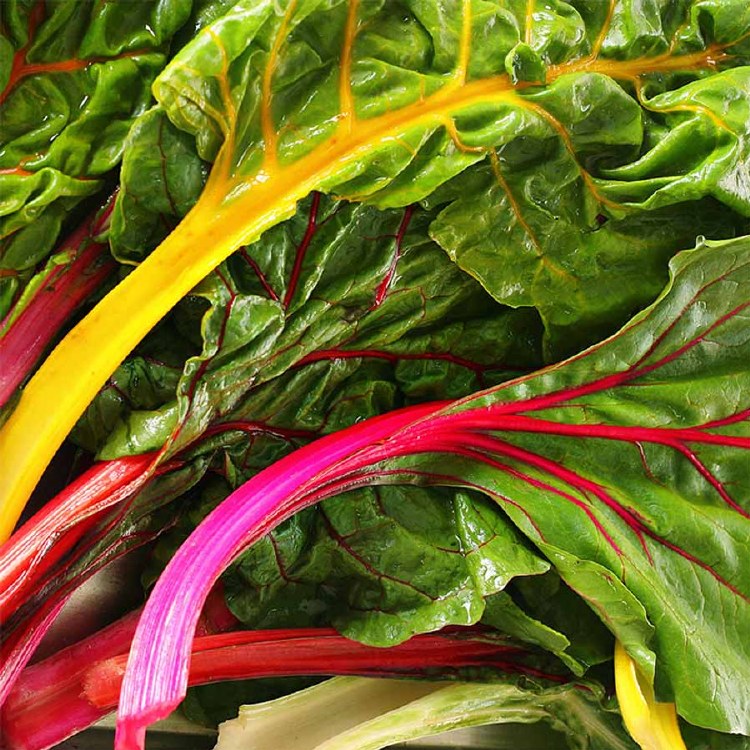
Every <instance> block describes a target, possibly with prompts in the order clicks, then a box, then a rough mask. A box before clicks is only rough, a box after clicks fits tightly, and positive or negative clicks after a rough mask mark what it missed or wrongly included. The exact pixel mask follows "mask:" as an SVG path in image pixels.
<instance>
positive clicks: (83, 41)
mask: <svg viewBox="0 0 750 750" xmlns="http://www.w3.org/2000/svg"><path fill="white" fill-rule="evenodd" d="M190 9H191V1H190V0H144V2H137V3H133V2H130V1H129V0H116V1H114V2H112V1H111V0H110V1H109V2H107V3H105V4H103V5H102V4H101V3H95V2H93V1H92V0H63V1H61V2H56V3H45V2H44V1H43V0H8V1H7V2H4V3H3V20H4V24H3V37H2V39H3V42H2V54H0V82H2V86H3V89H2V93H0V101H2V106H3V117H2V121H3V127H2V129H1V131H2V132H1V134H0V194H1V195H2V199H1V200H0V241H1V242H2V261H0V262H1V263H2V268H5V269H13V270H16V271H24V270H26V269H29V268H31V267H33V266H34V265H35V264H36V263H38V262H39V261H40V260H41V259H42V258H44V256H45V255H46V254H47V253H48V252H49V250H51V248H52V246H53V244H54V241H55V238H56V236H57V233H58V231H59V228H60V225H61V222H62V221H63V219H64V217H65V215H66V213H67V212H69V211H70V210H71V209H72V208H73V207H74V206H75V205H76V204H77V203H78V202H79V201H80V200H81V199H82V198H85V197H86V196H89V195H92V194H93V193H95V192H96V191H98V190H99V189H100V187H101V185H102V181H101V179H100V178H101V177H102V176H103V175H104V174H105V173H107V172H108V171H109V170H111V169H112V168H113V167H114V166H116V164H117V163H118V162H119V160H120V157H121V155H122V151H123V143H124V140H125V136H126V134H127V132H128V129H129V128H130V125H131V123H132V121H133V119H134V118H135V117H136V116H137V115H139V114H140V113H141V112H143V111H144V110H145V109H146V108H147V107H148V105H149V102H150V100H151V91H150V88H151V84H152V83H153V80H154V78H155V77H156V75H157V74H158V73H159V71H160V70H161V69H162V67H163V66H164V63H165V62H166V59H167V52H168V47H169V42H170V39H171V37H172V36H173V35H174V33H175V32H176V31H177V30H178V29H179V28H180V26H181V25H182V24H183V23H184V22H185V21H186V19H187V17H188V14H189V13H190ZM40 112H42V113H43V116H42V115H41V114H40Z"/></svg>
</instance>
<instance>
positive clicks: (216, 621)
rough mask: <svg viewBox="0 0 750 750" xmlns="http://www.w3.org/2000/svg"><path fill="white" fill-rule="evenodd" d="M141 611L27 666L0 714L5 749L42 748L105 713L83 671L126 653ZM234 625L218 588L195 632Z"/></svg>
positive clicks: (235, 624) (220, 588) (29, 749)
mask: <svg viewBox="0 0 750 750" xmlns="http://www.w3.org/2000/svg"><path fill="white" fill-rule="evenodd" d="M140 615H141V610H140V609H138V610H135V611H134V612H131V613H129V614H127V615H125V617H122V618H121V619H120V620H117V622H114V623H112V625H109V626H107V627H106V628H104V629H103V630H100V631H99V632H98V633H94V634H93V635H91V636H89V637H88V638H85V639H83V640H82V641H80V642H78V643H76V644H73V645H72V646H69V647H68V648H65V649H63V650H62V651H59V652H58V653H56V654H53V655H52V656H50V657H48V658H47V659H45V660H44V661H41V662H39V663H37V664H33V665H32V666H30V667H27V668H26V669H25V670H24V671H23V672H22V673H21V675H20V677H19V678H18V680H17V682H16V683H15V685H14V686H13V688H12V690H11V691H10V694H9V695H8V698H7V705H5V706H3V710H2V712H0V729H1V730H2V731H0V737H2V738H3V745H2V747H3V748H8V750H42V748H49V747H52V746H53V745H56V744H57V743H58V742H62V741H63V740H64V739H66V738H68V737H70V736H71V735H72V734H75V733H76V732H79V731H81V730H82V729H85V728H86V727H89V726H91V725H92V724H94V723H95V722H96V721H98V720H99V719H101V718H102V717H103V716H104V715H106V714H107V713H108V709H107V708H106V707H105V708H102V707H100V706H97V705H95V704H94V703H92V702H91V700H89V699H88V698H87V696H86V695H85V693H84V681H85V680H86V676H87V673H88V672H89V671H90V670H91V669H92V667H93V668H95V667H96V666H97V665H98V664H100V663H107V660H108V659H111V658H113V657H116V656H118V655H120V654H125V655H126V654H127V652H128V650H129V649H130V643H131V642H132V640H133V635H134V633H135V628H136V625H137V624H138V618H139V617H140ZM236 626H237V620H236V618H235V617H234V616H233V615H232V613H231V612H230V611H229V610H228V609H227V606H226V603H225V600H224V595H223V590H222V587H221V584H218V585H217V586H215V587H214V590H213V591H212V592H211V594H210V595H209V597H208V599H207V600H206V605H205V607H204V608H203V613H202V615H201V618H200V620H199V622H198V627H197V628H196V634H197V635H198V636H199V640H200V637H205V636H207V635H209V634H214V633H220V632H224V631H226V630H230V629H232V628H234V627H236Z"/></svg>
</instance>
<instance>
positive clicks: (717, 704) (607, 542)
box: [420, 238, 750, 733]
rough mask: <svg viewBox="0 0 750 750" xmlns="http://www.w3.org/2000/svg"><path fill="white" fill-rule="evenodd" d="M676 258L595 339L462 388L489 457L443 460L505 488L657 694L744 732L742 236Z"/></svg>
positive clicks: (749, 513) (475, 480) (532, 533)
mask: <svg viewBox="0 0 750 750" xmlns="http://www.w3.org/2000/svg"><path fill="white" fill-rule="evenodd" d="M672 271H673V279H672V281H671V283H670V285H669V287H668V288H667V290H666V291H665V293H664V295H663V296H662V297H661V298H660V300H659V301H658V302H657V303H656V304H655V305H654V306H653V307H651V308H649V309H648V310H647V311H645V312H644V313H642V314H640V315H638V316H637V317H636V318H635V319H634V320H633V321H632V322H631V323H630V324H628V325H627V326H626V327H625V328H624V329H623V330H622V331H620V332H619V333H618V334H616V335H615V336H613V337H612V338H610V339H609V340H607V341H606V342H604V343H603V344H600V345H598V346H596V347H593V348H592V349H590V350H588V351H587V352H585V353H583V354H582V355H579V356H577V357H574V358H572V359H571V360H569V361H568V362H566V363H564V364H562V365H557V366H553V367H551V368H549V369H547V370H543V371H541V372H540V373H539V374H537V375H535V376H533V377H531V378H521V379H519V380H517V381H514V382H512V383H510V384H509V385H507V386H499V387H498V388H495V389H491V390H490V391H488V392H486V393H485V394H481V395H479V396H477V397H472V398H469V399H466V400H464V401H463V402H462V403H461V404H460V406H459V411H458V412H457V413H456V417H457V418H460V417H461V414H465V418H466V419H467V420H471V418H472V417H471V415H472V413H473V412H474V410H477V409H487V410H489V412H490V413H494V414H495V415H496V416H494V417H488V418H487V419H485V421H484V425H485V429H489V430H491V431H492V437H489V436H488V437H487V438H486V439H485V442H483V443H480V445H481V447H480V448H479V450H480V451H483V452H486V453H487V454H488V457H487V458H486V460H477V461H467V460H466V459H461V458H459V457H455V458H453V457H449V456H444V457H441V459H440V461H441V463H440V474H441V475H447V476H454V477H456V478H459V477H460V480H458V481H461V482H467V483H468V484H469V486H471V487H473V488H476V487H483V488H485V491H487V492H488V493H489V494H490V495H491V496H493V497H496V498H497V500H498V502H499V503H500V505H501V506H502V507H503V508H504V510H505V511H506V513H507V514H508V516H509V517H510V518H511V519H512V520H513V521H514V523H515V524H516V525H517V526H518V528H519V529H521V530H522V531H523V532H524V533H525V534H526V535H527V537H528V538H529V539H531V540H532V541H533V542H534V543H535V544H536V546H537V547H538V549H539V550H540V551H542V552H543V553H544V554H545V556H546V557H547V558H548V559H549V560H550V562H552V564H553V565H554V566H555V568H556V569H557V571H558V572H559V574H560V575H561V576H562V578H563V579H564V580H565V581H566V582H567V583H568V585H570V586H571V588H573V589H574V590H575V591H577V592H578V593H579V594H580V595H581V596H582V597H583V598H584V599H586V601H588V602H589V604H591V606H592V607H593V608H594V609H595V610H596V611H597V612H598V613H599V615H600V617H601V618H602V619H603V620H604V622H605V623H606V624H607V626H608V627H609V628H610V629H611V630H612V631H613V632H614V633H615V635H616V636H617V637H618V638H619V639H620V640H622V641H623V642H624V643H625V644H626V646H627V647H628V650H629V651H630V653H631V654H632V655H633V656H634V657H635V658H636V659H638V660H639V662H640V664H641V667H642V668H643V669H644V671H646V673H648V672H649V671H650V670H652V669H653V664H649V662H650V657H649V655H648V651H649V650H651V649H652V650H653V652H654V654H655V656H656V661H655V665H656V677H655V679H656V682H655V685H656V690H657V698H659V699H662V700H669V699H671V698H673V697H674V698H675V699H676V702H677V706H678V710H679V711H680V713H681V715H683V716H684V717H685V718H687V719H688V720H689V721H691V722H692V723H695V724H698V725H702V726H707V727H712V728H715V729H719V730H722V731H729V732H741V733H748V731H750V727H748V725H747V713H746V712H745V711H744V707H743V705H742V699H741V698H739V697H738V695H737V693H736V691H735V690H734V688H733V687H732V686H734V685H738V684H745V683H746V682H747V681H748V680H750V672H749V671H748V669H749V668H750V654H749V653H748V650H747V645H746V644H747V639H746V638H744V635H743V634H744V633H745V632H746V631H747V630H748V628H749V627H750V578H749V577H748V567H747V565H746V564H745V555H744V549H745V547H746V542H747V538H748V534H749V533H750V520H749V519H750V474H748V472H747V458H748V449H749V448H750V422H749V418H750V398H749V397H748V394H750V381H749V380H748V377H749V373H748V369H747V361H748V355H749V352H748V343H749V342H750V339H748V336H747V331H748V315H749V314H750V313H749V312H748V302H747V299H748V298H747V294H746V290H747V289H748V288H750V240H748V239H747V238H743V239H740V240H736V241H731V242H726V243H718V244H713V243H704V244H703V245H702V246H701V247H699V248H698V249H696V250H694V251H691V252H686V253H683V254H681V255H680V256H678V257H677V258H676V259H675V260H674V262H673V264H672ZM477 413H481V412H477ZM467 439H468V438H467ZM490 455H491V456H492V458H491V459H490V458H489V456H490ZM477 458H479V459H481V453H480V454H477ZM420 470H421V471H426V470H428V469H427V468H426V467H425V466H424V465H422V464H420ZM727 613H731V615H728V614H727Z"/></svg>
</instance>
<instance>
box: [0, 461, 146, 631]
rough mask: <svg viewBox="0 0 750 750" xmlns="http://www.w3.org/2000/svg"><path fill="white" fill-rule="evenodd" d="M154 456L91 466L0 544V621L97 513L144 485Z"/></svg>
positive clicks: (11, 610) (84, 529)
mask: <svg viewBox="0 0 750 750" xmlns="http://www.w3.org/2000/svg"><path fill="white" fill-rule="evenodd" d="M156 458H157V454H156V453H144V454H141V455H140V456H128V457H126V458H119V459H116V460H114V461H105V462H102V463H99V464H95V465H94V466H93V467H91V468H90V469H89V470H88V471H86V472H85V473H84V474H82V475H81V476H80V477H78V479H76V480H75V481H74V482H72V483H71V484H70V485H68V486H67V487H66V488H65V489H64V490H63V491H62V492H61V493H60V494H59V495H57V496H56V497H55V498H53V499H52V500H51V501H50V502H49V503H48V504H47V505H45V506H44V507H43V508H42V509H41V510H40V511H39V512H38V513H36V514H35V515H34V516H33V517H32V518H30V519H29V520H28V521H27V522H26V523H25V524H24V525H23V526H22V527H21V528H20V529H19V530H18V531H17V532H16V533H15V534H13V536H12V537H11V538H10V539H8V540H7V541H6V542H5V543H4V544H3V545H2V546H0V619H1V620H6V619H7V617H8V616H9V615H10V614H12V612H13V611H14V610H15V609H16V608H17V606H18V604H19V602H20V601H21V599H22V598H23V596H24V594H25V593H26V592H28V590H29V588H30V587H31V586H33V585H34V584H35V582H36V581H37V580H38V578H39V576H40V575H42V574H43V573H44V572H45V571H46V570H49V569H50V568H51V567H52V566H53V565H54V564H55V563H56V562H58V561H59V560H60V559H61V558H62V557H63V556H64V555H65V554H66V553H67V552H68V551H69V550H70V549H71V548H72V547H73V546H74V545H75V544H76V542H78V541H79V540H80V538H81V537H82V536H83V534H84V533H85V532H86V530H87V529H88V528H89V527H90V526H91V525H92V524H94V523H95V522H96V521H97V519H98V518H99V515H100V514H101V513H102V511H104V510H105V509H107V508H110V507H112V506H113V505H115V504H116V503H118V502H120V501H121V500H122V499H123V498H125V497H127V496H128V495H131V494H132V493H133V492H135V490H136V489H138V488H139V487H141V486H142V485H143V483H144V482H145V481H146V479H147V478H148V476H149V470H150V467H151V466H152V465H153V463H154V461H155V460H156ZM85 521H88V523H84V522H85Z"/></svg>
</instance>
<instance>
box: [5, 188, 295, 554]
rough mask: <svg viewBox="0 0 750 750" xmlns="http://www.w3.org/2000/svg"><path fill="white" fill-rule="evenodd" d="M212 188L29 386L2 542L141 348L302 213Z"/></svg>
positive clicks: (18, 417)
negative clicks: (71, 437)
mask: <svg viewBox="0 0 750 750" xmlns="http://www.w3.org/2000/svg"><path fill="white" fill-rule="evenodd" d="M210 187H211V186H210V184H209V186H207V188H206V191H205V192H204V195H203V197H202V198H201V200H200V201H199V202H198V203H197V204H196V205H195V207H194V208H193V210H192V211H191V212H190V213H189V214H188V215H187V216H186V217H185V219H184V220H183V221H182V222H181V223H180V224H179V225H178V226H177V228H176V229H175V230H174V231H173V232H172V233H171V234H170V235H169V236H168V237H167V238H166V239H165V240H164V242H162V244H161V245H159V247H158V248H157V249H156V250H154V252H153V253H152V254H151V255H150V256H149V257H148V258H147V259H146V260H145V261H144V262H143V263H142V264H141V265H140V266H138V267H137V268H136V269H135V270H134V271H133V272H132V273H131V274H129V275H128V276H127V277H126V278H125V279H124V280H123V281H122V282H120V284H118V285H117V286H116V287H115V288H114V289H113V290H112V291H111V292H110V293H109V294H108V295H107V296H106V297H105V298H104V299H102V300H101V302H99V304H98V305H97V306H96V307H95V308H94V309H93V310H92V311H91V312H90V313H89V314H88V315H87V316H86V317H85V318H84V319H83V320H82V321H81V322H80V323H79V324H78V325H77V326H76V327H75V328H74V329H73V330H72V331H71V332H70V333H69V334H68V335H67V336H66V337H65V338H64V339H63V340H62V341H61V342H60V343H59V344H58V346H57V347H56V348H55V349H54V351H53V352H52V353H51V354H50V355H49V357H47V359H46V361H45V362H44V363H43V364H42V366H41V367H40V368H39V370H38V371H37V373H36V374H35V375H34V377H32V379H31V380H30V381H29V383H28V385H27V386H26V387H25V388H24V390H23V392H22V395H21V398H20V400H19V402H18V404H17V406H16V408H15V410H14V412H13V413H12V414H11V416H10V418H9V419H8V421H7V422H6V424H5V426H4V427H3V429H2V430H0V466H1V467H2V471H0V543H2V542H3V541H5V540H6V539H7V538H8V537H9V536H10V534H11V533H12V532H13V528H14V526H15V524H16V523H17V521H18V518H19V516H20V514H21V512H22V511H23V508H24V505H25V504H26V501H27V499H28V497H29V495H30V494H31V492H32V490H33V489H34V487H35V486H36V483H37V482H38V481H39V478H40V477H41V475H42V473H43V471H44V469H45V467H46V466H47V464H48V463H49V461H50V459H51V458H52V456H53V455H54V453H55V451H56V450H57V449H58V447H59V446H60V445H61V443H62V441H63V440H64V439H65V437H66V435H67V434H68V433H69V432H70V430H71V429H72V427H73V425H74V424H75V423H76V421H77V420H78V418H79V417H80V415H81V414H82V413H83V411H84V410H85V409H86V407H87V406H88V404H89V403H90V402H91V400H92V399H93V398H94V396H96V394H97V392H98V390H99V389H100V388H101V387H102V385H103V384H104V383H105V382H106V381H107V378H108V377H110V375H111V374H112V372H113V371H114V370H115V369H116V368H117V366H118V365H119V364H120V363H121V362H122V361H123V359H124V358H125V357H126V356H127V355H128V353H129V352H130V351H131V350H132V349H133V347H135V346H136V344H138V342H139V341H140V340H141V339H142V338H143V337H144V336H145V335H146V333H148V331H149V330H151V328H153V326H154V325H155V324H156V323H157V322H158V321H159V320H160V318H161V317H162V316H163V315H164V314H165V313H166V312H167V311H168V310H169V309H171V308H172V307H173V306H174V304H175V303H176V302H177V301H178V300H179V299H181V298H182V297H184V296H185V295H186V294H187V293H188V292H190V290H191V289H192V288H193V287H194V286H195V285H196V284H197V283H198V282H199V281H200V280H201V279H203V278H204V277H205V276H206V275H207V274H208V273H209V272H210V271H211V270H212V269H213V268H215V267H216V266H217V265H218V264H219V263H221V261H222V260H224V259H225V258H226V257H227V256H228V255H229V254H230V253H232V252H233V251H234V250H235V249H236V248H237V247H239V246H240V245H242V244H244V243H246V242H249V241H252V240H253V239H255V238H257V237H258V235H259V234H260V233H261V232H262V231H263V230H264V229H266V228H267V227H268V226H270V225H272V224H274V223H276V222H277V221H278V220H279V218H280V214H282V215H288V214H290V213H291V212H293V210H294V205H295V204H294V200H295V198H296V196H291V201H290V200H289V196H287V197H286V200H284V201H279V202H278V205H277V206H275V207H268V206H266V209H267V210H265V211H258V212H254V214H253V212H250V213H251V216H250V217H248V216H247V213H248V212H247V204H246V202H245V201H243V200H241V199H240V200H237V201H235V202H234V203H231V204H228V205H221V203H220V201H219V200H217V193H218V191H214V190H211V189H210ZM282 204H283V205H282ZM273 208H276V210H273ZM248 219H249V220H248Z"/></svg>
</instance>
